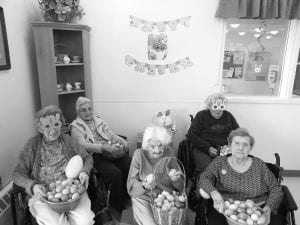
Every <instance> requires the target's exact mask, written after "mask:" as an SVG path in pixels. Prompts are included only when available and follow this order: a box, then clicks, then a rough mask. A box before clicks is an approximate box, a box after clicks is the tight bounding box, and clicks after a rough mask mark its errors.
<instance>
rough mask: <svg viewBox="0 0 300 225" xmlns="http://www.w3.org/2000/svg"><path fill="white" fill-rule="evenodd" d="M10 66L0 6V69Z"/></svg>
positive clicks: (6, 68)
mask: <svg viewBox="0 0 300 225" xmlns="http://www.w3.org/2000/svg"><path fill="white" fill-rule="evenodd" d="M10 68H11V65H10V57H9V50H8V42H7V35H6V27H5V19H4V13H3V8H2V7H0V70H8V69H10Z"/></svg>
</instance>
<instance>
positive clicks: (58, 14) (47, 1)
mask: <svg viewBox="0 0 300 225" xmlns="http://www.w3.org/2000/svg"><path fill="white" fill-rule="evenodd" d="M79 1H80V0H38V2H39V5H40V8H41V11H42V15H43V17H44V19H45V21H49V22H61V23H71V22H72V20H73V19H74V18H75V17H79V19H80V18H81V17H82V16H83V15H84V12H83V8H82V7H81V6H80V5H79Z"/></svg>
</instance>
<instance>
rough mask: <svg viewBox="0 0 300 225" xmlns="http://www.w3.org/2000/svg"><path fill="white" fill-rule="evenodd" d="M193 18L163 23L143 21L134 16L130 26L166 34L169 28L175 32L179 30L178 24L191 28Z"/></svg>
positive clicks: (131, 18) (188, 17) (131, 17)
mask: <svg viewBox="0 0 300 225" xmlns="http://www.w3.org/2000/svg"><path fill="white" fill-rule="evenodd" d="M190 20H191V16H187V17H183V18H179V19H176V20H169V21H162V22H153V21H147V20H143V19H139V18H137V17H134V16H130V26H132V27H135V28H139V27H140V28H141V30H142V31H144V32H152V31H153V30H154V29H157V30H158V31H159V32H165V31H166V28H167V26H168V27H169V28H170V30H172V31H174V30H176V29H177V26H178V24H181V25H183V26H184V27H189V26H190Z"/></svg>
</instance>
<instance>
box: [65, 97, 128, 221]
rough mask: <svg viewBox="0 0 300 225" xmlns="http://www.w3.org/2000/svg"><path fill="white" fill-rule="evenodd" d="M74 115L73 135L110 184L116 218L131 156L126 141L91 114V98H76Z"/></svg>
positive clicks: (107, 183) (120, 205) (122, 196)
mask: <svg viewBox="0 0 300 225" xmlns="http://www.w3.org/2000/svg"><path fill="white" fill-rule="evenodd" d="M76 112H77V118H76V119H75V120H74V121H73V122H72V124H71V125H70V128H71V134H72V136H73V137H74V138H75V139H76V140H77V141H78V142H79V144H80V145H81V146H82V147H83V148H84V149H85V150H86V151H87V152H89V153H90V154H92V155H93V159H94V167H95V168H96V169H97V171H98V173H99V174H100V177H101V179H102V180H103V182H104V183H105V184H106V185H107V186H108V185H110V186H111V188H110V191H111V194H110V206H111V207H112V208H111V209H112V212H113V215H114V216H115V217H116V219H118V220H119V219H120V217H121V212H122V210H123V209H124V208H125V200H126V195H128V194H127V192H126V180H127V175H128V171H129V166H130V161H131V158H130V157H129V155H128V154H127V151H128V147H127V146H128V143H127V141H126V140H124V139H123V138H121V137H119V136H118V135H116V134H115V133H113V132H112V131H111V129H110V128H109V126H108V124H107V123H106V122H105V121H104V120H102V119H101V118H99V117H97V116H94V113H93V107H92V102H91V100H90V99H88V98H85V97H79V98H78V99H77V101H76Z"/></svg>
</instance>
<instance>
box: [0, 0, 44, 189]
mask: <svg viewBox="0 0 300 225" xmlns="http://www.w3.org/2000/svg"><path fill="white" fill-rule="evenodd" d="M0 6H1V7H3V10H4V15H5V22H6V30H7V36H8V45H9V51H10V59H11V66H12V68H11V69H10V70H4V71H0V96H1V99H2V100H1V110H0V118H1V119H0V153H1V157H0V176H1V177H2V179H3V185H6V184H7V183H8V182H9V181H10V179H11V174H12V171H13V169H14V167H15V165H16V163H17V156H18V155H19V152H20V150H21V149H22V147H23V146H24V144H25V141H26V140H27V139H28V138H29V137H30V136H32V135H33V133H34V127H33V116H34V112H35V111H36V110H37V107H38V104H37V103H38V102H39V90H38V89H37V78H36V77H37V76H36V70H35V68H36V66H35V56H34V46H33V44H34V43H33V36H32V30H31V25H30V23H31V21H34V20H39V14H40V12H39V8H38V4H37V1H35V0H26V1H23V0H13V1H4V0H0Z"/></svg>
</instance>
